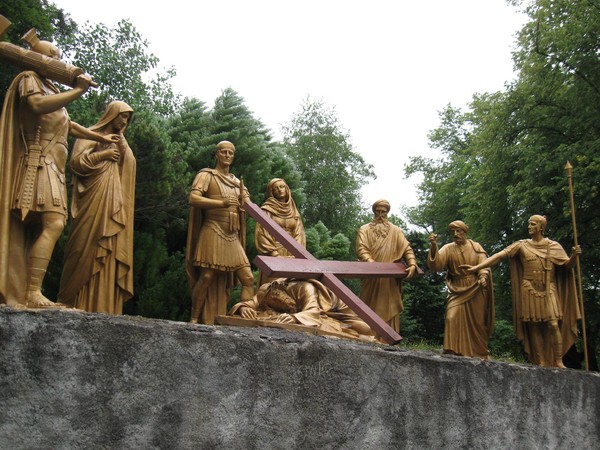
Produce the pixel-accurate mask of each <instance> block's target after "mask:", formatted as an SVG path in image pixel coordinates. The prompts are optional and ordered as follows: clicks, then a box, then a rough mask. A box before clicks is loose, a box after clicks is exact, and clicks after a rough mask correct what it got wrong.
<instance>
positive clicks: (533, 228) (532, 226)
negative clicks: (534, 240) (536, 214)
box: [527, 217, 543, 236]
mask: <svg viewBox="0 0 600 450" xmlns="http://www.w3.org/2000/svg"><path fill="white" fill-rule="evenodd" d="M527 231H529V235H530V236H535V235H536V234H542V231H543V228H542V224H541V223H540V222H539V221H537V220H535V219H534V218H533V217H532V218H531V219H529V225H528V226H527Z"/></svg>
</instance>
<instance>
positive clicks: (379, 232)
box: [371, 218, 390, 238]
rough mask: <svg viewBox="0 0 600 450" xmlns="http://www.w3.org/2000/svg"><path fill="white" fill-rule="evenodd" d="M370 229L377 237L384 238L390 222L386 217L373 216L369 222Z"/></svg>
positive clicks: (387, 232)
mask: <svg viewBox="0 0 600 450" xmlns="http://www.w3.org/2000/svg"><path fill="white" fill-rule="evenodd" d="M371 230H372V231H373V234H375V236H377V237H378V238H385V237H387V235H388V234H389V232H390V223H389V222H388V221H387V219H383V218H375V219H373V222H371Z"/></svg>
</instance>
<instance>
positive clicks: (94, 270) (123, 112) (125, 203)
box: [58, 101, 136, 314]
mask: <svg viewBox="0 0 600 450" xmlns="http://www.w3.org/2000/svg"><path fill="white" fill-rule="evenodd" d="M132 113H133V110H132V109H131V107H130V106H129V105H127V104H126V103H124V102H120V101H114V102H111V103H110V104H109V105H108V107H107V108H106V111H105V112H104V114H103V115H102V117H101V118H100V120H99V122H98V123H97V124H96V125H93V126H92V127H91V128H90V129H91V130H95V131H97V132H98V133H100V134H110V133H115V134H119V135H120V136H121V139H120V141H119V142H118V143H117V144H114V143H111V144H102V143H97V142H94V141H90V140H87V139H78V140H77V141H75V145H74V147H73V155H72V157H71V162H70V168H71V172H72V174H73V194H72V201H71V215H72V217H73V220H72V223H71V229H70V232H69V237H68V240H67V244H66V248H65V265H64V268H63V273H62V278H61V280H60V292H59V295H58V297H59V300H60V301H61V302H62V303H64V304H66V305H68V306H73V307H76V308H79V309H83V310H85V311H88V312H103V313H108V314H122V313H123V303H124V302H125V301H127V300H129V299H130V298H131V297H132V296H133V206H134V198H135V167H136V163H135V158H134V156H133V152H132V151H131V148H130V147H129V145H128V144H127V140H126V139H125V138H124V137H123V134H124V132H125V130H126V129H127V126H128V125H129V122H130V120H131V115H132Z"/></svg>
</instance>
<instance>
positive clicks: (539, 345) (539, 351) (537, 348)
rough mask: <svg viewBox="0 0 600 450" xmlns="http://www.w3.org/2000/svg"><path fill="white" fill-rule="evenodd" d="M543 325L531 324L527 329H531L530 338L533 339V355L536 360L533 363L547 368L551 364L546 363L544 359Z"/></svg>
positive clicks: (528, 324) (538, 323)
mask: <svg viewBox="0 0 600 450" xmlns="http://www.w3.org/2000/svg"><path fill="white" fill-rule="evenodd" d="M543 326H544V324H543V323H540V322H529V323H527V327H528V328H529V336H530V337H531V353H532V354H531V355H530V356H532V357H533V358H534V360H533V363H534V364H537V365H540V366H544V367H547V366H549V365H550V364H551V363H550V361H546V359H545V358H544V337H543V336H542V331H543V330H542V327H543Z"/></svg>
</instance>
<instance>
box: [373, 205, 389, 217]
mask: <svg viewBox="0 0 600 450" xmlns="http://www.w3.org/2000/svg"><path fill="white" fill-rule="evenodd" d="M374 215H375V219H376V220H386V219H387V215H388V210H387V208H386V207H385V206H377V207H376V208H375V214H374Z"/></svg>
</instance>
